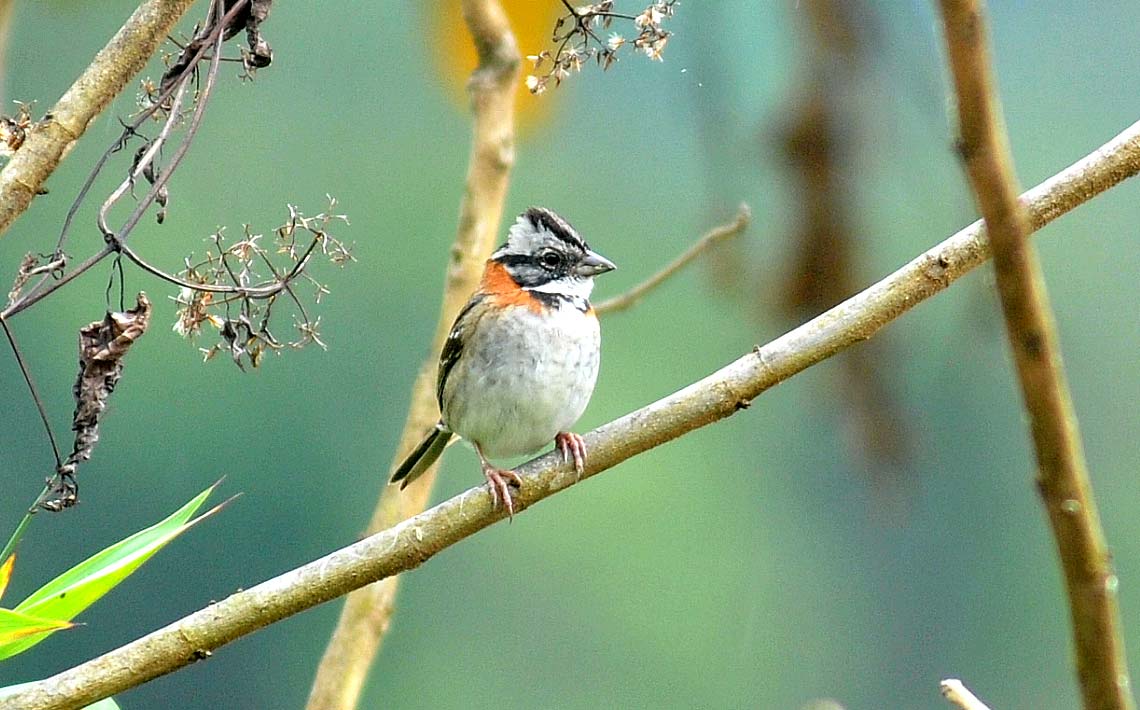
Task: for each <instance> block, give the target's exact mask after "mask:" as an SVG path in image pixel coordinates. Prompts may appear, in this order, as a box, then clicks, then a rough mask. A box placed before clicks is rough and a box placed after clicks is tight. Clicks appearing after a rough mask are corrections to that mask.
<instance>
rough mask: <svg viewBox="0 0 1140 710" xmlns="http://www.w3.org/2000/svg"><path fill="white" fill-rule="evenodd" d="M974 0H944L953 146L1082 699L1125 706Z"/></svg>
mask: <svg viewBox="0 0 1140 710" xmlns="http://www.w3.org/2000/svg"><path fill="white" fill-rule="evenodd" d="M983 5H984V3H983V2H982V1H981V0H942V1H941V7H942V16H943V21H944V24H945V36H946V46H947V51H948V58H949V62H950V69H951V73H952V75H953V78H954V87H955V92H956V94H957V98H958V121H959V128H958V130H959V132H960V142H959V147H960V149H961V152H962V157H963V159H964V161H965V167H966V172H967V175H968V176H969V179H970V184H971V186H972V187H973V190H974V193H975V195H976V196H977V200H978V206H979V209H980V211H981V213H982V216H983V217H984V218H985V221H986V225H987V228H988V230H989V233H990V241H991V242H992V244H993V254H994V270H995V273H996V277H997V287H998V294H999V295H1000V297H1001V304H1002V312H1003V314H1004V316H1005V323H1006V330H1007V332H1008V336H1009V342H1010V346H1011V347H1012V349H1013V355H1014V363H1015V364H1016V366H1017V375H1018V379H1019V381H1020V384H1021V392H1022V396H1023V398H1024V400H1025V408H1026V411H1027V412H1028V414H1029V420H1030V430H1031V432H1032V435H1033V444H1034V448H1035V451H1036V456H1037V466H1038V479H1037V482H1038V488H1039V490H1040V493H1041V497H1042V500H1043V502H1044V505H1045V508H1046V510H1047V511H1048V514H1049V522H1050V524H1051V526H1052V530H1053V537H1054V539H1055V542H1056V545H1057V553H1058V556H1059V557H1060V560H1061V568H1062V569H1063V571H1064V575H1065V585H1066V588H1067V591H1068V597H1069V612H1070V617H1071V619H1070V621H1071V624H1072V627H1073V640H1074V644H1075V647H1076V662H1077V678H1078V680H1079V683H1080V688H1081V696H1082V698H1083V700H1084V706H1085V708H1087V709H1089V710H1093V709H1096V710H1107V709H1109V708H1115V709H1118V710H1125V709H1127V708H1132V707H1133V706H1134V705H1133V700H1132V694H1131V690H1130V684H1129V679H1128V665H1127V663H1126V661H1125V657H1124V642H1123V640H1122V634H1121V630H1120V629H1121V622H1120V612H1119V609H1118V608H1117V599H1116V586H1117V581H1116V575H1115V574H1114V573H1113V569H1112V561H1111V558H1110V556H1109V552H1108V545H1107V543H1106V542H1105V538H1104V531H1103V529H1102V528H1101V524H1100V518H1099V516H1098V514H1097V509H1096V502H1095V500H1094V498H1093V492H1092V486H1091V483H1090V481H1089V474H1088V470H1087V468H1086V465H1085V458H1084V452H1083V451H1082V446H1081V438H1080V434H1079V432H1078V428H1077V417H1076V413H1075V412H1074V409H1073V403H1072V400H1071V398H1070V396H1069V388H1068V384H1067V382H1066V378H1065V372H1064V368H1063V367H1062V365H1061V350H1060V346H1059V345H1058V343H1057V334H1056V324H1055V323H1054V319H1053V312H1052V310H1051V308H1050V306H1049V298H1048V294H1047V291H1046V288H1045V280H1044V277H1043V275H1042V272H1041V265H1040V263H1039V261H1038V259H1037V254H1036V251H1035V250H1034V248H1033V246H1032V245H1031V244H1029V240H1028V235H1029V231H1030V226H1029V220H1028V218H1027V216H1026V214H1025V211H1024V209H1023V208H1022V205H1021V204H1019V203H1018V199H1017V180H1016V176H1015V173H1014V169H1013V158H1012V155H1011V153H1010V149H1009V142H1008V139H1007V138H1006V135H1005V129H1004V126H1003V123H1002V118H1001V105H1000V102H999V100H998V92H997V84H996V81H995V78H994V73H993V68H992V62H991V59H990V49H989V38H988V30H987V27H986V19H985V16H984V14H983V13H984V7H983Z"/></svg>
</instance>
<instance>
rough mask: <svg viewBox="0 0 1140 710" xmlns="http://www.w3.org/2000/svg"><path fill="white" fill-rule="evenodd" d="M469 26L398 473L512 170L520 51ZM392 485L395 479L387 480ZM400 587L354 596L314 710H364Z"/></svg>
mask: <svg viewBox="0 0 1140 710" xmlns="http://www.w3.org/2000/svg"><path fill="white" fill-rule="evenodd" d="M463 17H464V19H465V20H466V22H467V27H468V29H469V30H470V31H471V37H472V39H473V41H474V43H475V49H476V51H477V53H478V56H479V64H478V66H477V67H476V69H475V71H474V72H473V73H472V75H471V79H470V81H469V83H468V90H469V92H470V96H471V110H472V114H473V121H474V126H473V128H474V135H473V137H472V143H471V155H470V159H469V163H468V171H467V182H466V191H465V193H464V197H463V202H462V204H461V205H460V209H459V227H458V230H457V234H456V237H455V243H454V244H453V246H452V248H451V255H450V260H449V262H448V268H447V275H446V279H445V283H444V288H443V306H442V308H441V309H440V316H439V322H438V324H437V326H436V332H435V338H434V340H433V342H432V348H431V351H430V354H429V356H428V359H427V361H426V362H424V364H423V366H422V367H421V368H420V372H419V376H418V377H417V378H416V381H415V384H414V385H413V387H412V399H411V404H410V406H409V410H408V418H407V421H406V422H405V424H404V432H403V435H402V436H401V438H400V445H399V446H398V447H397V449H396V456H395V458H394V460H393V463H392V466H393V467H395V466H396V465H397V464H399V462H400V461H401V460H402V459H403V457H404V456H405V455H406V454H407V453H408V452H410V451H411V450H412V448H413V447H414V446H415V445H416V444H417V443H418V442H419V440H420V438H421V437H422V436H423V434H424V432H426V431H428V429H430V428H431V427H432V425H434V424H435V422H436V420H437V419H438V418H439V411H438V408H437V404H436V401H435V372H436V367H437V363H438V356H439V352H440V350H441V349H442V348H443V343H444V340H445V339H446V338H447V334H448V332H449V330H450V328H451V323H452V321H453V320H454V319H455V316H456V314H457V313H459V309H460V308H462V306H463V304H464V303H465V302H466V301H467V299H468V298H469V297H470V295H471V293H472V292H473V291H474V290H475V286H476V284H477V283H478V280H479V277H480V274H481V273H482V269H483V262H484V261H486V259H487V257H488V256H490V253H491V250H492V249H493V248H494V244H495V240H496V238H497V236H498V230H499V223H500V221H501V218H502V211H503V202H504V200H505V198H506V193H507V186H508V182H509V178H510V172H511V167H512V166H513V165H514V158H515V155H514V151H515V148H514V90H515V85H516V81H517V77H518V65H519V50H518V44H517V43H516V41H515V37H514V35H513V34H512V33H511V29H510V24H509V22H508V20H507V16H506V14H505V13H504V12H503V8H502V7H501V6H500V4H499V2H498V1H497V0H464V2H463ZM386 480H387V476H385V477H384V479H382V481H386ZM434 481H435V468H433V469H431V470H429V471H428V472H427V473H425V474H424V475H423V476H421V477H420V478H419V479H417V480H416V482H415V483H413V484H412V485H410V486H408V488H407V489H406V490H404V491H402V492H401V491H400V490H399V489H398V488H397V487H395V486H391V487H385V489H384V490H383V491H382V492H381V494H380V499H379V501H378V503H377V505H376V509H375V511H374V512H373V514H372V519H371V521H370V522H369V524H368V529H367V532H368V533H369V534H371V533H375V532H377V531H380V530H384V529H386V528H389V527H391V526H392V525H395V524H396V523H398V522H399V521H401V520H404V519H406V518H408V517H410V516H412V515H415V514H416V513H418V512H420V511H422V510H423V509H424V507H425V506H426V505H427V501H428V496H429V495H430V493H431V488H432V485H433V483H434ZM398 583H399V578H397V577H390V578H388V579H386V580H384V582H382V583H380V584H375V585H372V586H371V587H368V588H367V589H364V590H361V591H360V592H358V593H356V594H353V595H351V596H349V598H348V600H347V601H346V603H345V607H344V609H343V610H342V612H341V615H340V619H339V620H338V621H337V626H336V629H335V630H334V631H333V635H332V638H331V639H330V640H329V645H328V648H327V649H326V650H325V653H324V656H323V657H322V658H321V662H320V665H319V667H318V668H317V673H316V677H315V679H314V681H313V687H312V691H311V693H310V695H309V700H308V704H307V706H306V707H307V708H309V710H318V709H319V710H348V709H349V708H354V707H356V704H357V701H358V699H359V697H360V691H361V689H362V687H363V685H364V680H365V678H366V676H367V673H368V668H369V667H370V666H371V664H372V659H373V658H374V657H375V656H376V653H377V651H378V650H379V649H380V642H381V640H382V639H383V636H384V633H385V632H386V631H387V629H388V623H389V620H390V619H391V615H392V610H393V606H394V604H395V599H396V591H397V585H398Z"/></svg>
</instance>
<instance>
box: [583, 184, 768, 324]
mask: <svg viewBox="0 0 1140 710" xmlns="http://www.w3.org/2000/svg"><path fill="white" fill-rule="evenodd" d="M751 221H752V210H751V209H749V208H748V205H745V204H741V205H740V208H739V209H738V210H737V212H736V217H735V218H734V219H733V220H732V221H731V222H727V223H725V224H722V225H720V226H719V227H713V228H712V229H710V230H709V231H708V232H705V234H704V236H702V237H701V238H700V239H698V240H697V241H696V243H695V244H693V245H692V246H691V247H689V248H688V249H686V250H685V252H684V253H683V254H681V255H680V256H678V257H677V258H676V259H674V260H673V261H672V262H670V263H669V264H668V265H667V266H666V267H665V268H663V269H661V270H660V271H658V272H657V273H656V274H654V275H653V276H651V277H649V278H648V279H646V280H645V281H642V282H641V283H639V284H638V285H636V286H634V287H633V288H631V289H630V290H628V291H626V292H625V293H623V294H621V295H619V296H614V297H613V298H609V299H606V300H605V301H602V302H601V303H599V304H597V305H596V306H594V310H596V311H597V312H598V315H602V314H606V313H616V312H618V311H624V310H625V309H627V308H629V307H630V306H632V305H634V304H635V303H637V302H638V301H640V300H641V299H642V298H644V297H645V295H646V294H648V293H649V292H650V291H652V290H653V289H655V288H657V287H658V286H660V285H661V284H663V283H664V282H665V281H667V280H668V279H669V278H670V277H671V276H673V275H674V274H676V273H677V272H678V271H680V270H681V269H683V268H685V267H686V266H688V265H689V262H691V261H693V260H694V259H696V258H697V257H698V256H700V255H701V254H702V253H704V251H705V250H707V249H709V248H711V247H713V246H715V245H716V244H718V243H720V242H722V241H724V240H726V239H728V238H730V237H735V236H736V235H738V234H741V233H742V232H744V230H745V229H747V228H748V224H749V223H750V222H751Z"/></svg>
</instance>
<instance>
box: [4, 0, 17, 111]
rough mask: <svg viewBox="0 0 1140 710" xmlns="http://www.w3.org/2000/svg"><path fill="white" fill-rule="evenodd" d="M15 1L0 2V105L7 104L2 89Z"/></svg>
mask: <svg viewBox="0 0 1140 710" xmlns="http://www.w3.org/2000/svg"><path fill="white" fill-rule="evenodd" d="M15 7H16V0H0V103H7V101H6V97H7V92H6V91H5V90H4V87H5V85H6V83H7V79H8V40H9V39H10V38H11V34H12V10H13V9H15Z"/></svg>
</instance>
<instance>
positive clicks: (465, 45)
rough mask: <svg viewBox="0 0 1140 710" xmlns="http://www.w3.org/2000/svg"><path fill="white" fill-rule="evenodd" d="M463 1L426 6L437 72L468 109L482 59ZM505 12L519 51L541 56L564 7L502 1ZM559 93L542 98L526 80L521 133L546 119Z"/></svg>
mask: <svg viewBox="0 0 1140 710" xmlns="http://www.w3.org/2000/svg"><path fill="white" fill-rule="evenodd" d="M461 4H462V3H461V0H441V1H440V2H433V3H426V4H425V8H426V9H427V12H428V13H429V15H428V17H427V25H428V27H427V36H428V37H430V38H431V49H432V57H433V59H434V60H435V65H436V70H437V71H438V72H439V74H440V75H441V76H442V77H443V79H444V83H445V85H446V86H447V90H448V95H449V96H451V98H452V99H453V100H454V101H455V102H456V103H457V104H458V105H459V106H462V107H463V108H464V109H465V108H466V107H467V94H466V91H465V87H466V86H467V79H468V77H470V76H471V71H472V70H473V69H474V68H475V65H476V63H477V61H478V57H477V56H476V54H475V45H474V44H473V43H472V42H471V33H470V32H468V31H467V25H466V23H464V21H463V10H462V7H461ZM502 5H503V9H504V10H505V11H506V13H507V17H509V18H510V20H511V30H512V31H513V32H514V33H515V38H516V39H517V40H518V43H519V51H520V52H521V53H522V54H523V55H524V56H525V55H527V54H538V53H539V51H540V50H542V49H548V48H550V34H551V32H552V31H553V29H554V22H555V20H557V19H558V15H559V14H560V11H562V9H563V8H562V5H561V4H560V3H557V2H552V3H550V2H535V1H534V0H502ZM529 66H530V65H529V64H528V63H527V62H526V60H525V59H524V60H523V66H522V67H521V69H520V72H521V73H520V76H521V75H522V74H525V73H526V72H527V70H528V68H529ZM556 95H557V92H550V93H547V94H546V95H544V96H542V97H541V98H539V97H536V96H532V95H531V93H530V92H529V91H528V90H527V88H526V86H525V85H524V84H523V82H522V81H519V85H518V90H517V93H516V99H515V106H516V117H517V122H518V126H519V129H520V130H524V129H526V128H528V127H529V126H533V125H535V124H536V123H538V122H539V121H540V119H542V118H544V117H545V115H546V112H547V110H548V108H549V104H550V102H551V100H552V99H553V98H554V97H555V96H556Z"/></svg>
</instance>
